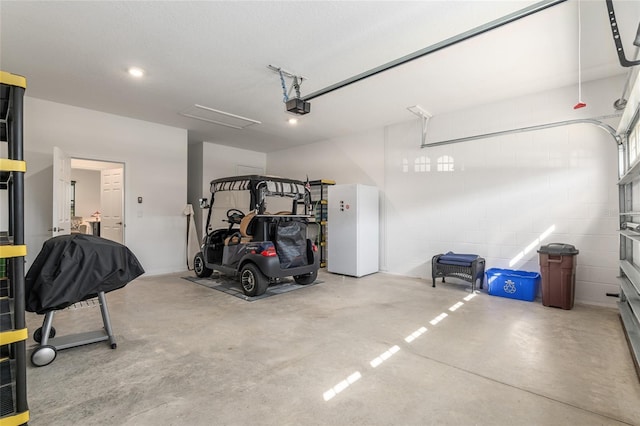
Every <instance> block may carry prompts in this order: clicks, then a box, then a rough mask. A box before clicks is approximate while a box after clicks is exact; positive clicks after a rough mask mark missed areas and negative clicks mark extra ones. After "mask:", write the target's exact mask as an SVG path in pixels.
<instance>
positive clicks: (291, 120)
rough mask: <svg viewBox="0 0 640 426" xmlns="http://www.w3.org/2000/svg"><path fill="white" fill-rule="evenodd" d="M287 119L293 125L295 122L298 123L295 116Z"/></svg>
mask: <svg viewBox="0 0 640 426" xmlns="http://www.w3.org/2000/svg"><path fill="white" fill-rule="evenodd" d="M288 121H289V124H291V125H292V126H295V125H296V124H298V119H297V118H290V119H289V120H288Z"/></svg>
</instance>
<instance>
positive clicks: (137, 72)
mask: <svg viewBox="0 0 640 426" xmlns="http://www.w3.org/2000/svg"><path fill="white" fill-rule="evenodd" d="M128 72H129V75H131V76H132V77H136V78H140V77H142V76H144V70H143V69H142V68H137V67H131V68H129V70H128Z"/></svg>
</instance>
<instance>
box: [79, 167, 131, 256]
mask: <svg viewBox="0 0 640 426" xmlns="http://www.w3.org/2000/svg"><path fill="white" fill-rule="evenodd" d="M69 157H70V158H71V170H73V169H77V170H95V171H98V172H100V170H106V169H111V168H117V167H100V166H99V164H98V163H103V164H105V165H106V164H110V165H119V166H120V167H121V168H122V244H123V245H124V244H125V242H126V236H127V233H126V226H127V221H126V211H127V208H126V202H127V197H126V191H127V163H126V162H124V161H116V160H106V159H97V158H87V157H78V156H75V155H69ZM74 162H75V164H74ZM82 162H87V163H86V164H85V166H82ZM78 163H80V164H81V166H80V167H77V165H78ZM98 191H100V197H102V188H101V187H100V188H98ZM76 206H77V204H76ZM101 208H102V206H101Z"/></svg>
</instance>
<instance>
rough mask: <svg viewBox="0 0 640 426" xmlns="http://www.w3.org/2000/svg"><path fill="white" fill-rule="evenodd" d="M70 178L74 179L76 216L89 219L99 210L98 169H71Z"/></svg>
mask: <svg viewBox="0 0 640 426" xmlns="http://www.w3.org/2000/svg"><path fill="white" fill-rule="evenodd" d="M71 180H74V181H76V216H81V217H83V218H84V220H91V219H92V218H91V215H92V214H93V213H94V212H95V211H96V210H100V171H99V170H82V169H71Z"/></svg>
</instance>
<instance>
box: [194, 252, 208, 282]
mask: <svg viewBox="0 0 640 426" xmlns="http://www.w3.org/2000/svg"><path fill="white" fill-rule="evenodd" d="M193 270H194V272H195V273H196V275H197V276H198V277H199V278H207V277H210V276H211V274H212V273H213V269H209V268H207V266H206V265H205V264H204V256H203V255H202V252H198V254H196V257H194V258H193Z"/></svg>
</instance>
